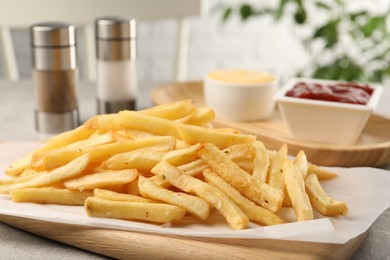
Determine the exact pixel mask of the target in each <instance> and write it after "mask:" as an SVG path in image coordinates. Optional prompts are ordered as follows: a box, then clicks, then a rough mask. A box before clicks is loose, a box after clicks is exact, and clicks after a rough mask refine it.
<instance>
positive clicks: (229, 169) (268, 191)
mask: <svg viewBox="0 0 390 260" xmlns="http://www.w3.org/2000/svg"><path fill="white" fill-rule="evenodd" d="M198 154H199V156H200V157H201V158H202V159H203V160H204V161H205V162H206V163H207V164H208V165H209V166H210V168H211V169H213V171H214V172H216V173H217V174H218V175H219V176H220V177H222V179H224V180H225V181H226V182H228V183H229V184H230V185H232V186H233V187H234V188H236V189H237V190H238V191H239V192H240V193H241V194H243V195H244V196H245V197H247V198H248V199H250V200H252V201H254V202H255V203H257V204H258V205H261V206H263V207H265V208H267V209H269V210H271V211H272V212H277V211H278V210H279V209H280V208H281V207H282V202H283V191H280V190H278V189H276V188H273V187H271V186H270V185H268V184H266V183H261V182H260V181H258V180H256V179H255V178H254V177H253V176H251V175H250V174H249V173H247V172H246V171H244V170H242V169H241V168H240V167H239V166H238V165H237V164H235V163H234V162H233V161H232V160H230V159H229V158H228V157H227V156H226V155H225V154H224V153H223V152H222V151H221V150H219V149H218V148H217V147H216V146H215V145H213V144H202V145H201V147H200V149H199V150H198Z"/></svg>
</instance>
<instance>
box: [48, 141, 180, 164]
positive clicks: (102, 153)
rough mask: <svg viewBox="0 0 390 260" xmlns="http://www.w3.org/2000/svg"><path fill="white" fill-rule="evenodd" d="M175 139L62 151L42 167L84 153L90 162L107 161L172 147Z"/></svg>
mask: <svg viewBox="0 0 390 260" xmlns="http://www.w3.org/2000/svg"><path fill="white" fill-rule="evenodd" d="M174 142H175V139H174V138H173V137H169V136H161V137H151V138H145V139H140V140H135V141H127V142H116V143H109V144H103V145H99V146H94V147H87V148H85V149H77V150H73V149H71V150H64V151H61V152H56V153H51V154H48V155H46V156H45V157H44V158H43V167H44V169H45V170H51V169H54V168H56V167H59V166H61V165H64V164H65V163H67V162H69V161H71V160H73V159H75V158H77V157H79V156H81V155H83V154H86V153H89V154H91V162H99V161H104V160H107V159H108V158H110V157H112V156H113V155H115V154H120V153H124V152H128V151H133V150H136V149H140V148H145V147H152V146H155V145H162V144H163V143H165V144H167V143H169V146H170V147H173V146H174Z"/></svg>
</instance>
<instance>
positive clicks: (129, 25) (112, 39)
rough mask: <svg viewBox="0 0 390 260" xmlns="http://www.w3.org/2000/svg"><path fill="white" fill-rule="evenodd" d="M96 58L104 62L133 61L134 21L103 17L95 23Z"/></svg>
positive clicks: (134, 54) (134, 50) (134, 45)
mask: <svg viewBox="0 0 390 260" xmlns="http://www.w3.org/2000/svg"><path fill="white" fill-rule="evenodd" d="M95 34H96V57H97V59H98V60H104V61H122V60H135V56H136V41H135V38H136V21H135V20H134V19H127V18H119V17H103V18H99V19H97V20H96V22H95Z"/></svg>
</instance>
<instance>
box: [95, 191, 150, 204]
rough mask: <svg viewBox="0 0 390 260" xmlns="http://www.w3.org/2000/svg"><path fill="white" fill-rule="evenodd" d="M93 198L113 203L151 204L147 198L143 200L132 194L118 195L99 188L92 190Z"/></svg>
mask: <svg viewBox="0 0 390 260" xmlns="http://www.w3.org/2000/svg"><path fill="white" fill-rule="evenodd" d="M93 196H94V197H96V198H101V199H106V200H115V201H128V202H145V203H150V202H152V200H151V199H147V198H144V197H141V196H136V195H133V194H124V193H118V192H115V191H111V190H105V189H99V188H97V189H94V190H93Z"/></svg>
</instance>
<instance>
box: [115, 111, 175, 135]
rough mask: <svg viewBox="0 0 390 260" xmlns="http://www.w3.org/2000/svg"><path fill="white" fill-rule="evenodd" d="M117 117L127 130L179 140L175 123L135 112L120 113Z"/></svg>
mask: <svg viewBox="0 0 390 260" xmlns="http://www.w3.org/2000/svg"><path fill="white" fill-rule="evenodd" d="M119 116H120V118H121V120H122V124H123V125H124V126H125V127H127V128H135V129H138V130H142V131H148V132H152V133H154V134H158V135H168V136H174V137H176V138H180V135H179V132H178V130H177V123H175V122H174V121H171V120H168V119H164V118H160V117H156V116H152V115H147V114H144V113H137V112H135V111H121V112H119Z"/></svg>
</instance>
